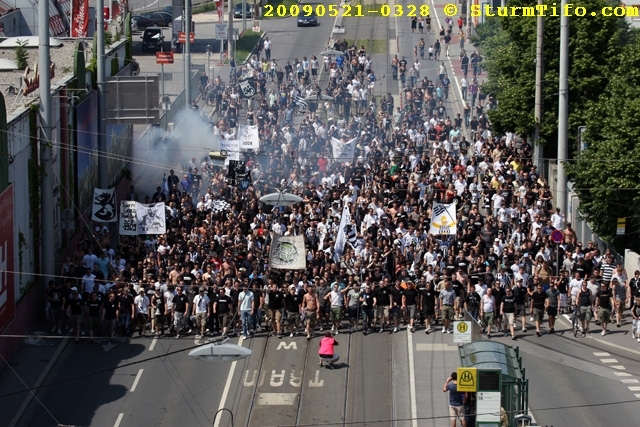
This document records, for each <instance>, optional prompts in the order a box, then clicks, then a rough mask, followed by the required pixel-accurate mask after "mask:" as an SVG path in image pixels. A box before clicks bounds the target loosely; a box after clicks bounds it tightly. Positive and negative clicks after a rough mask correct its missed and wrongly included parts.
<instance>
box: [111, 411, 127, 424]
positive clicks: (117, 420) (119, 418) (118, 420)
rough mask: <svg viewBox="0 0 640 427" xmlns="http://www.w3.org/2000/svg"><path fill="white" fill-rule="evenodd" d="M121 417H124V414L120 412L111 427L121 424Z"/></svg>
mask: <svg viewBox="0 0 640 427" xmlns="http://www.w3.org/2000/svg"><path fill="white" fill-rule="evenodd" d="M122 417H124V414H123V413H122V412H120V413H119V414H118V418H116V423H115V424H114V425H113V427H118V426H119V425H120V423H121V422H122Z"/></svg>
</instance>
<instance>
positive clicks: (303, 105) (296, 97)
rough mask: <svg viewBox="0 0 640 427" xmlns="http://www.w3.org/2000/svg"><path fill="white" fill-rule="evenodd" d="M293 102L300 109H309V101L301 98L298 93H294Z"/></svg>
mask: <svg viewBox="0 0 640 427" xmlns="http://www.w3.org/2000/svg"><path fill="white" fill-rule="evenodd" d="M293 102H294V103H295V104H296V105H297V106H298V108H300V109H301V110H304V111H307V110H309V103H308V102H307V101H305V100H304V98H302V97H301V96H299V95H294V97H293Z"/></svg>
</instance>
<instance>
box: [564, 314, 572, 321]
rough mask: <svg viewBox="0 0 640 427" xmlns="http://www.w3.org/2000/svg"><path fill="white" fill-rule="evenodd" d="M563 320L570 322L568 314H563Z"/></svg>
mask: <svg viewBox="0 0 640 427" xmlns="http://www.w3.org/2000/svg"><path fill="white" fill-rule="evenodd" d="M563 316H564V318H565V319H567V320H568V321H571V316H569V315H568V314H563Z"/></svg>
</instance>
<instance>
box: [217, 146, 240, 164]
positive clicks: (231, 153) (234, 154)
mask: <svg viewBox="0 0 640 427" xmlns="http://www.w3.org/2000/svg"><path fill="white" fill-rule="evenodd" d="M220 151H226V152H227V157H226V158H225V159H224V165H225V166H229V161H230V160H235V161H238V162H239V161H240V141H238V140H237V139H229V140H225V139H221V140H220Z"/></svg>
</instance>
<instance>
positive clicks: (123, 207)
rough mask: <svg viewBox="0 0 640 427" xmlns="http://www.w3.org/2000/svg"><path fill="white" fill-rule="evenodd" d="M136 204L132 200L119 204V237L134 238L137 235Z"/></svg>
mask: <svg viewBox="0 0 640 427" xmlns="http://www.w3.org/2000/svg"><path fill="white" fill-rule="evenodd" d="M136 203H137V202H135V201H133V200H122V201H121V202H120V235H121V236H136V235H137V234H138V217H137V216H136Z"/></svg>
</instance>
